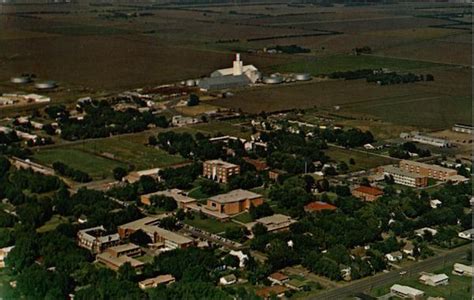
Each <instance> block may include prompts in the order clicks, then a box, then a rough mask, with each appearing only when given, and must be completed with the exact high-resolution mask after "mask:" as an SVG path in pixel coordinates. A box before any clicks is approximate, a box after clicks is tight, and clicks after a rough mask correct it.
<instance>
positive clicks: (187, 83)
mask: <svg viewBox="0 0 474 300" xmlns="http://www.w3.org/2000/svg"><path fill="white" fill-rule="evenodd" d="M195 85H196V81H195V80H194V79H188V80H186V86H195Z"/></svg>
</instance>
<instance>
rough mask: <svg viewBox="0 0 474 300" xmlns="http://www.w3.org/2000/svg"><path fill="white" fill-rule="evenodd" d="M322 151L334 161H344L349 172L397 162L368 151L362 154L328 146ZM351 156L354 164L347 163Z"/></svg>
mask: <svg viewBox="0 0 474 300" xmlns="http://www.w3.org/2000/svg"><path fill="white" fill-rule="evenodd" d="M324 153H325V154H326V155H327V156H329V158H331V160H334V161H335V162H340V161H344V162H345V163H346V164H347V165H348V166H349V171H350V172H355V171H360V170H368V169H372V168H375V167H377V166H382V165H388V164H394V163H396V162H397V161H396V160H394V159H389V158H384V157H380V156H376V155H373V154H370V153H366V154H364V153H361V152H357V151H353V150H346V149H341V148H337V147H329V149H328V150H326V151H324ZM351 158H353V159H354V161H355V164H354V165H351V164H350V163H349V160H350V159H351Z"/></svg>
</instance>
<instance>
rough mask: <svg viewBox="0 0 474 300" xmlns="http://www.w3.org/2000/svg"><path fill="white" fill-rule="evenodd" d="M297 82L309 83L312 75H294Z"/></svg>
mask: <svg viewBox="0 0 474 300" xmlns="http://www.w3.org/2000/svg"><path fill="white" fill-rule="evenodd" d="M294 78H295V80H296V81H307V80H311V75H310V74H308V73H297V74H295V75H294Z"/></svg>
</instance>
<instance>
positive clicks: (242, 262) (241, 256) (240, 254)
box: [229, 250, 249, 268]
mask: <svg viewBox="0 0 474 300" xmlns="http://www.w3.org/2000/svg"><path fill="white" fill-rule="evenodd" d="M229 255H232V256H235V257H237V258H238V259H239V268H243V267H245V264H246V263H247V261H248V260H249V256H248V255H247V254H244V253H243V252H242V251H235V250H230V252H229Z"/></svg>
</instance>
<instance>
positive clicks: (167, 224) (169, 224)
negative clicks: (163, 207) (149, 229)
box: [160, 216, 178, 230]
mask: <svg viewBox="0 0 474 300" xmlns="http://www.w3.org/2000/svg"><path fill="white" fill-rule="evenodd" d="M177 222H178V220H177V219H176V217H174V216H169V217H166V218H163V219H161V220H160V226H161V227H163V228H164V229H167V230H176V229H178V224H177Z"/></svg>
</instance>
